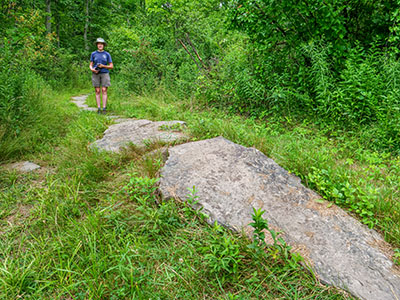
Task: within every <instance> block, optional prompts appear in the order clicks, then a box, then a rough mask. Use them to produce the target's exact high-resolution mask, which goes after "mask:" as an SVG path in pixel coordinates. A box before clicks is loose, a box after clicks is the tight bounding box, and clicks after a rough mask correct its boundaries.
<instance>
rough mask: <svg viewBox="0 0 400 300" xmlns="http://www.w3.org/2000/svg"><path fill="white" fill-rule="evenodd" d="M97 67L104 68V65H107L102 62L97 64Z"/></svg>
mask: <svg viewBox="0 0 400 300" xmlns="http://www.w3.org/2000/svg"><path fill="white" fill-rule="evenodd" d="M97 66H98V67H99V68H105V67H107V66H106V65H103V64H98V65H97Z"/></svg>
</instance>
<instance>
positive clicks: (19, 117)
mask: <svg viewBox="0 0 400 300" xmlns="http://www.w3.org/2000/svg"><path fill="white" fill-rule="evenodd" d="M399 9H400V4H399V2H398V1H384V0H382V1H366V0H352V1H345V0H341V1H324V2H321V1H316V0H311V1H292V0H286V1H274V0H268V1H267V0H256V1H249V0H232V1H228V2H221V1H216V0H207V1H188V0H177V1H171V2H165V1H160V0H151V1H144V0H120V1H111V2H108V1H106V2H100V1H98V0H80V1H68V0H58V1H55V0H53V1H52V0H47V1H44V0H42V1H38V0H35V1H34V0H19V1H17V0H14V1H3V2H2V5H1V12H0V21H1V23H2V24H4V25H3V26H2V27H1V28H0V33H1V34H2V36H3V40H2V41H0V52H1V56H0V59H1V70H0V72H1V74H0V77H1V78H5V80H4V82H5V83H6V84H5V85H4V87H2V92H1V97H2V98H1V100H2V101H1V104H0V105H1V106H2V108H3V109H2V115H1V119H0V120H1V124H2V125H1V131H0V132H3V138H4V136H7V135H14V136H15V135H18V132H19V131H20V128H21V127H23V126H24V125H23V122H24V120H28V119H29V118H28V117H27V116H28V115H29V110H30V108H32V107H35V105H34V104H33V103H34V102H35V101H36V100H35V99H34V98H35V97H36V98H37V96H33V97H31V96H28V94H29V93H32V92H33V91H34V90H35V88H36V87H38V86H40V88H39V90H43V87H42V86H43V85H50V86H52V87H53V88H54V87H59V86H60V85H59V83H60V82H64V83H65V85H66V86H74V87H76V86H79V85H87V86H88V79H89V76H90V74H89V72H88V70H87V69H83V68H82V65H83V66H85V65H86V64H87V63H88V57H89V53H90V52H91V51H93V50H94V45H93V43H92V41H93V40H95V38H96V37H98V36H102V37H103V38H105V39H106V40H107V41H108V43H109V46H108V47H107V50H108V51H109V52H110V53H111V54H112V57H113V60H114V63H115V69H114V71H113V75H114V79H115V80H113V83H114V86H115V87H116V88H117V90H118V91H119V92H120V93H122V94H123V93H132V92H133V93H136V94H140V93H143V92H147V91H152V90H154V88H156V87H162V88H164V89H167V90H169V91H171V92H173V93H175V94H176V95H179V96H180V97H195V99H197V101H200V102H202V103H205V104H206V105H209V106H216V107H219V108H222V109H226V110H228V111H230V112H234V113H236V112H239V113H241V114H245V115H248V116H251V117H254V118H258V119H270V118H282V120H297V121H298V122H301V121H303V120H308V121H312V122H313V123H316V124H319V125H320V126H321V128H328V129H326V131H327V133H328V134H332V132H337V131H338V130H340V131H342V130H344V132H354V131H355V132H363V135H362V137H361V138H362V139H363V140H362V143H363V144H364V145H365V146H366V147H369V148H373V149H380V150H384V151H389V152H394V153H398V152H399V150H400V140H399V139H398V136H399V132H400V127H399V126H400V125H399V122H398V120H399V117H400V98H399V96H398V95H399V89H400V86H399V84H398V80H397V78H398V74H399V73H400V64H399V62H398V52H399V51H398V43H399V38H400V35H399V29H400V27H399V21H400V15H399ZM28 78H29V80H27V79H28ZM33 81H35V82H36V83H33ZM39 82H40V83H39ZM28 83H29V84H31V85H32V87H31V88H28V87H26V86H24V84H28ZM4 91H7V92H4ZM28 98H29V99H28ZM31 101H33V102H32V103H31ZM31 111H32V113H33V114H36V112H35V111H34V110H32V109H31ZM27 122H28V121H27Z"/></svg>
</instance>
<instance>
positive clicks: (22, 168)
mask: <svg viewBox="0 0 400 300" xmlns="http://www.w3.org/2000/svg"><path fill="white" fill-rule="evenodd" d="M4 167H5V168H6V169H9V170H16V171H18V172H23V173H29V172H32V171H34V170H37V169H40V166H39V165H37V164H35V163H33V162H30V161H21V162H16V163H12V164H8V165H5V166H4Z"/></svg>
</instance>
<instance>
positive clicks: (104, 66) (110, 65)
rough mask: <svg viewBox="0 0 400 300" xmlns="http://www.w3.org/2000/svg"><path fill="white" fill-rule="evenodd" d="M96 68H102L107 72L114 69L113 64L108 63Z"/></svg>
mask: <svg viewBox="0 0 400 300" xmlns="http://www.w3.org/2000/svg"><path fill="white" fill-rule="evenodd" d="M97 66H98V67H99V68H104V69H109V70H112V69H114V64H113V63H112V62H110V63H109V64H108V65H103V64H98V65H97Z"/></svg>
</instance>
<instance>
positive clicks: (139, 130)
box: [93, 119, 188, 152]
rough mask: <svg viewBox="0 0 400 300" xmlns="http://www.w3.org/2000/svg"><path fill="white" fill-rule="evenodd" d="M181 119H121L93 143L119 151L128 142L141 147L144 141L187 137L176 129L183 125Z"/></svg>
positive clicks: (164, 140)
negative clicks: (154, 120) (157, 120)
mask: <svg viewBox="0 0 400 300" xmlns="http://www.w3.org/2000/svg"><path fill="white" fill-rule="evenodd" d="M184 124H185V122H183V121H159V122H152V121H149V120H135V119H122V120H121V121H120V123H118V124H113V125H111V126H110V127H109V128H108V129H107V130H106V131H105V132H104V136H103V138H102V139H100V140H97V141H96V142H94V143H93V146H94V147H97V148H98V149H101V150H106V151H111V152H119V151H121V149H122V148H124V147H126V146H127V145H128V144H131V143H132V144H134V145H136V146H139V147H143V146H145V145H146V143H149V142H155V141H161V142H165V143H170V142H174V141H178V140H181V139H187V138H188V137H187V136H186V135H185V134H184V133H182V132H180V131H178V130H176V129H179V127H180V126H182V125H184Z"/></svg>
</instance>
